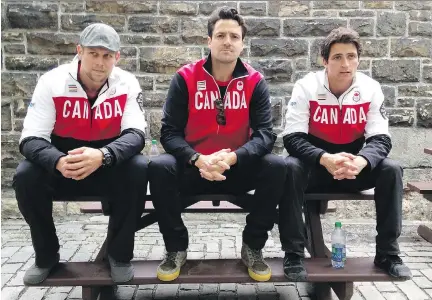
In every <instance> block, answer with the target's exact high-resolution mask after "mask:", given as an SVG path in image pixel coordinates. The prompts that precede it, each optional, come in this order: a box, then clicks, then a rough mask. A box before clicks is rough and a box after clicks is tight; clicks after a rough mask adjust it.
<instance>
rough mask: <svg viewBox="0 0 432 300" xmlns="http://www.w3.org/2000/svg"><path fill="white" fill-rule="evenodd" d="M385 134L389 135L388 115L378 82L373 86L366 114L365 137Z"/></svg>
mask: <svg viewBox="0 0 432 300" xmlns="http://www.w3.org/2000/svg"><path fill="white" fill-rule="evenodd" d="M378 134H386V135H388V136H390V133H389V125H388V117H387V113H386V111H385V108H384V94H383V92H382V90H381V86H380V85H379V83H377V84H376V86H375V93H374V95H373V96H372V101H371V104H370V107H369V111H368V114H367V121H366V127H365V138H366V139H368V138H370V137H372V136H374V135H378Z"/></svg>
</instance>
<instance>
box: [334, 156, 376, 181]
mask: <svg viewBox="0 0 432 300" xmlns="http://www.w3.org/2000/svg"><path fill="white" fill-rule="evenodd" d="M339 154H340V155H342V156H345V157H349V158H350V160H349V161H346V162H343V163H342V167H341V168H339V169H338V170H336V171H335V172H334V177H333V178H334V179H337V180H342V179H355V178H356V176H357V175H358V174H360V172H361V171H362V170H363V169H364V168H365V167H366V166H367V164H368V162H367V160H366V159H365V158H364V157H362V156H356V155H353V154H350V153H339Z"/></svg>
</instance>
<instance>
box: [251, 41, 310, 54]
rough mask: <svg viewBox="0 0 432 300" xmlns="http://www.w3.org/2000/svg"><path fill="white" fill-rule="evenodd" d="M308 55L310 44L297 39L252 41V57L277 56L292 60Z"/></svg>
mask: <svg viewBox="0 0 432 300" xmlns="http://www.w3.org/2000/svg"><path fill="white" fill-rule="evenodd" d="M307 53H308V43H307V41H305V40H295V39H253V40H251V56H267V57H269V56H275V57H284V58H292V57H293V56H304V55H307Z"/></svg>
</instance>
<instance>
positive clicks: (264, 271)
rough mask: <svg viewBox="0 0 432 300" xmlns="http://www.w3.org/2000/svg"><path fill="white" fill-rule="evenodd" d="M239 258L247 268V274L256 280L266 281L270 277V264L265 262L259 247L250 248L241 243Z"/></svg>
mask: <svg viewBox="0 0 432 300" xmlns="http://www.w3.org/2000/svg"><path fill="white" fill-rule="evenodd" d="M241 258H242V261H243V263H244V264H245V265H246V267H247V268H248V273H249V276H250V277H251V278H252V279H253V280H256V281H268V280H269V279H270V277H271V269H270V266H269V265H268V264H267V263H266V262H265V260H264V258H263V256H262V251H261V249H259V250H256V249H252V248H250V247H249V246H248V245H246V244H245V243H243V246H242V249H241Z"/></svg>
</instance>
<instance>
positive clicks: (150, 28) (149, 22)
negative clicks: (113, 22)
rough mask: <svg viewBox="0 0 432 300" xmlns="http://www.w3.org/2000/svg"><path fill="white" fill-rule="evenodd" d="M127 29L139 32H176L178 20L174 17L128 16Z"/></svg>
mask: <svg viewBox="0 0 432 300" xmlns="http://www.w3.org/2000/svg"><path fill="white" fill-rule="evenodd" d="M128 29H129V30H130V31H133V32H139V33H157V34H163V33H177V32H178V30H179V20H178V19H177V18H174V17H165V16H163V17H155V16H151V17H145V18H143V17H130V18H129V25H128Z"/></svg>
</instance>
